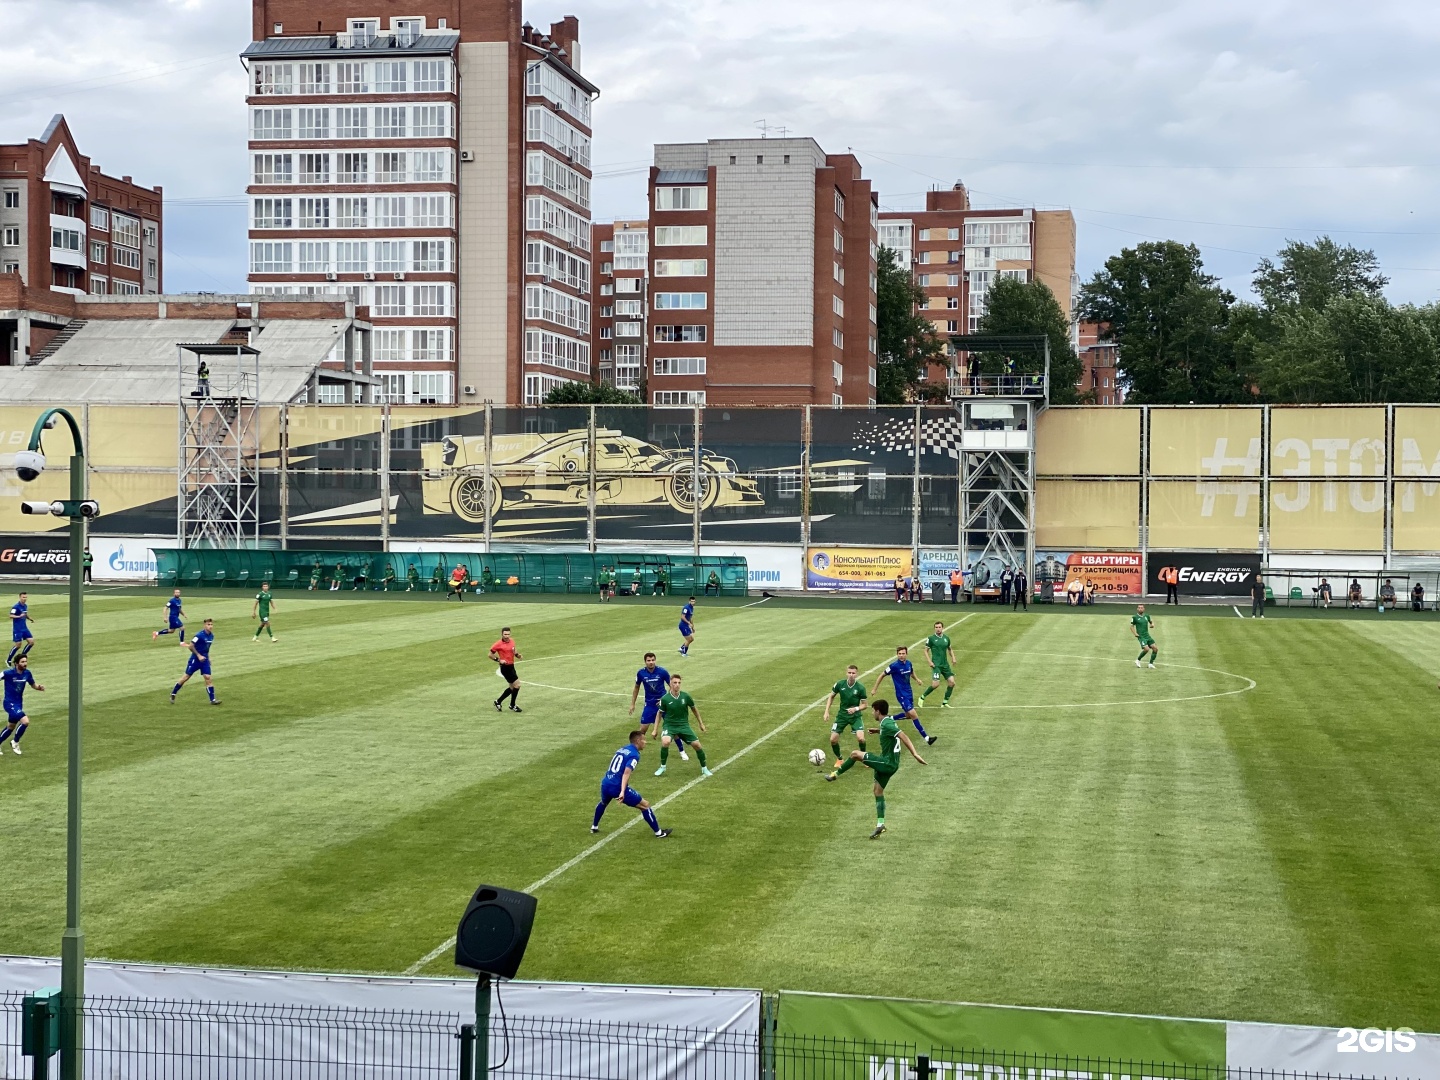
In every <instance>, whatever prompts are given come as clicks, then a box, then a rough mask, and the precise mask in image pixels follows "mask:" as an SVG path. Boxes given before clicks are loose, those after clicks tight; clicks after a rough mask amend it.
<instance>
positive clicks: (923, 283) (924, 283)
mask: <svg viewBox="0 0 1440 1080" xmlns="http://www.w3.org/2000/svg"><path fill="white" fill-rule="evenodd" d="M916 281H918V282H919V284H920V288H922V289H928V288H929V287H930V275H929V274H921V275H919V277H917V278H916Z"/></svg>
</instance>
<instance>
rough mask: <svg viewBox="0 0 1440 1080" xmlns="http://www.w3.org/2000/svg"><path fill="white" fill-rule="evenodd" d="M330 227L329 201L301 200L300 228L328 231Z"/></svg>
mask: <svg viewBox="0 0 1440 1080" xmlns="http://www.w3.org/2000/svg"><path fill="white" fill-rule="evenodd" d="M329 227H330V200H329V199H301V200H300V228H302V229H328V228H329Z"/></svg>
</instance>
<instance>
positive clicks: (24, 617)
mask: <svg viewBox="0 0 1440 1080" xmlns="http://www.w3.org/2000/svg"><path fill="white" fill-rule="evenodd" d="M29 596H30V594H29V593H23V592H22V593H21V594H20V599H18V600H17V601H15V603H14V604H13V605H11V607H10V640H11V642H13V647H12V648H11V649H10V655H9V656H7V657H6V658H5V666H6V667H9V666H10V665H11V664H13V663H15V658H16V657H17V656H25V655H26V654H27V653H29V652H30V650H31V649H33V648H34V647H35V635H34V634H32V633H30V624H31V623H32V622H34V620H33V619H32V618H30V605H29V604H28V603H27V602H26V601H27V600H28V599H29Z"/></svg>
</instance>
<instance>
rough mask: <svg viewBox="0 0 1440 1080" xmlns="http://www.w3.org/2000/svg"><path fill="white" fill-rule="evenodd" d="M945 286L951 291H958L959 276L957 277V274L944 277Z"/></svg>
mask: <svg viewBox="0 0 1440 1080" xmlns="http://www.w3.org/2000/svg"><path fill="white" fill-rule="evenodd" d="M945 284H946V285H947V286H949V287H950V288H952V289H958V288H959V287H960V275H959V274H950V275H948V276H947V277H946V279H945Z"/></svg>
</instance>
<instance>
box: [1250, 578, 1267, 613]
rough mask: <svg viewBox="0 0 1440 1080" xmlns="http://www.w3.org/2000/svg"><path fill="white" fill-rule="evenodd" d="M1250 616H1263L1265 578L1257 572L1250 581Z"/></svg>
mask: <svg viewBox="0 0 1440 1080" xmlns="http://www.w3.org/2000/svg"><path fill="white" fill-rule="evenodd" d="M1250 617H1251V618H1252V619H1263V618H1264V617H1265V579H1264V578H1263V577H1261V576H1260V575H1259V574H1256V575H1255V580H1254V581H1252V582H1251V583H1250Z"/></svg>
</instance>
